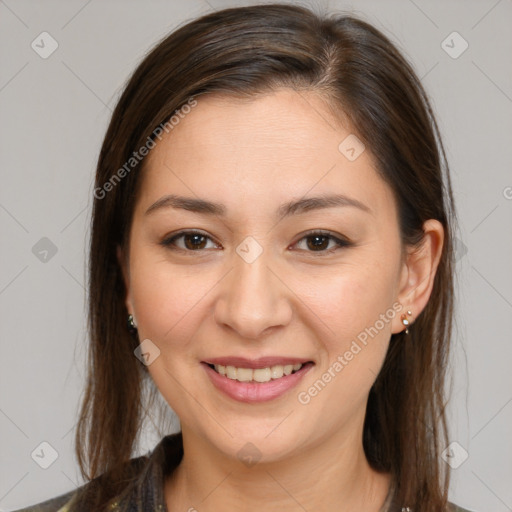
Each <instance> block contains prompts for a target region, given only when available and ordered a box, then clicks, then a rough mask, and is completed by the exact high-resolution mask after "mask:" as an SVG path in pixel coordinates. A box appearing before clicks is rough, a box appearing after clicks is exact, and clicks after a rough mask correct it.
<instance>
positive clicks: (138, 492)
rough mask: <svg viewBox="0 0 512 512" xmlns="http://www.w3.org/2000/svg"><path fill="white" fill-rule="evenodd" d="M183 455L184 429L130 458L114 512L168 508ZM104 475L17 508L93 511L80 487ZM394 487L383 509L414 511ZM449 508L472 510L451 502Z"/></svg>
mask: <svg viewBox="0 0 512 512" xmlns="http://www.w3.org/2000/svg"><path fill="white" fill-rule="evenodd" d="M182 457H183V444H182V437H181V433H180V432H178V433H176V434H171V435H167V436H165V437H163V438H162V440H161V441H160V442H159V443H158V445H157V446H156V447H155V448H154V450H153V452H148V454H147V455H143V456H141V457H137V458H134V459H131V460H130V462H129V463H130V465H131V466H132V467H133V469H134V471H135V472H136V474H137V478H135V479H134V480H133V481H132V482H131V483H130V484H129V485H128V486H127V487H126V488H125V489H124V490H123V491H122V492H121V493H120V494H118V495H117V496H115V497H113V498H112V499H111V500H110V505H109V510H111V511H112V512H168V511H167V506H166V504H165V499H164V494H163V490H164V485H163V484H164V478H165V475H167V474H169V473H170V472H171V471H172V470H173V469H174V468H176V466H177V465H178V464H179V463H180V461H181V459H182ZM100 478H101V477H98V478H95V479H93V480H91V481H90V482H87V483H85V484H84V485H82V486H81V487H79V488H78V489H75V490H73V491H69V492H67V493H66V494H62V495H60V496H57V497H56V498H52V499H50V500H47V501H43V502H41V503H38V504H37V505H33V506H31V507H27V508H23V509H19V510H15V511H13V512H93V511H92V510H91V508H90V507H89V506H88V505H87V503H86V502H84V500H81V501H80V500H79V499H78V498H79V491H81V490H84V489H86V488H87V490H93V489H94V487H95V486H97V485H99V484H100ZM393 491H394V489H393V488H390V491H389V494H388V497H387V499H386V502H385V504H384V506H383V507H382V509H381V511H380V512H413V511H412V510H411V509H409V508H407V507H399V506H398V505H397V504H396V503H394V501H393V499H392V498H393V494H394V492H393ZM450 507H451V508H450V509H449V510H448V511H447V512H470V511H469V510H466V509H463V508H461V507H458V506H456V505H453V504H451V503H450Z"/></svg>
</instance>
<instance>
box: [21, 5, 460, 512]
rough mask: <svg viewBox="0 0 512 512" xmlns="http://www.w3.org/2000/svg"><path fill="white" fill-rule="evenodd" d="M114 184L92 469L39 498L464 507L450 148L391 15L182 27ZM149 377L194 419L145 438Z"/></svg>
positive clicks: (293, 10)
mask: <svg viewBox="0 0 512 512" xmlns="http://www.w3.org/2000/svg"><path fill="white" fill-rule="evenodd" d="M94 196H95V200H94V211H93V221H92V236H91V248H90V287H89V292H90V293H89V299H90V309H89V321H90V336H91V345H90V361H89V374H88V384H87V390H86V394H85V397H84V401H83V404H82V410H81V416H80V420H79V424H78V429H77V437H76V450H77V456H78V461H79V464H80V467H81V471H82V474H83V476H84V477H85V478H86V479H88V480H91V481H90V482H87V483H86V484H84V485H82V486H81V487H80V488H79V489H77V490H75V491H70V492H69V493H67V494H65V495H62V496H59V497H57V498H55V499H53V500H50V501H48V502H45V503H42V504H40V505H39V507H40V508H36V507H37V506H36V507H32V508H28V509H25V510H44V511H53V510H60V511H61V512H64V511H70V512H71V511H82V510H84V511H85V510H87V511H90V510H95V511H96V510H120V511H128V510H130V511H131V510H137V511H139V510H140V511H142V510H144V511H146V510H161V511H163V510H168V511H169V512H175V511H185V510H188V511H190V512H192V511H195V510H198V511H206V512H208V511H218V510H224V509H227V508H228V507H229V508H233V509H235V508H236V509H239V510H247V511H253V510H261V509H265V510H272V511H273V510H276V511H277V510H279V511H288V510H309V511H313V510H314V511H347V512H348V511H352V510H364V511H365V512H384V511H388V512H391V511H421V512H430V511H431V512H434V511H436V512H439V511H446V510H459V511H462V510H463V509H461V508H460V507H456V506H455V505H453V504H451V503H449V502H448V485H449V476H450V475H449V467H448V465H447V464H445V462H444V461H443V459H442V458H441V453H442V451H443V450H444V449H445V448H446V446H447V445H448V433H447V423H446V418H445V406H446V401H447V399H446V397H445V395H444V392H443V384H444V379H445V365H446V362H447V359H448V354H449V344H450V335H451V322H452V314H453V308H454V304H453V295H454V293H453V291H454V290H453V287H454V284H453V272H454V263H453V233H454V226H455V222H456V219H455V208H454V204H453V197H452V191H451V184H450V176H449V169H448V165H447V163H446V157H445V153H444V148H443V145H442V142H441V138H440V135H439V130H438V127H437V124H436V121H435V119H434V116H433V114H432V110H431V107H430V105H429V101H428V98H427V96H426V94H425V92H424V90H423V88H422V86H421V84H420V82H419V80H418V78H417V77H416V75H415V74H414V72H413V70H412V68H411V67H410V65H409V64H408V63H407V61H406V60H405V59H404V57H403V56H401V55H400V53H399V52H398V50H397V49H396V48H395V47H394V46H393V44H392V43H391V42H390V41H389V39H387V38H386V37H385V36H384V35H383V34H382V33H381V32H379V31H378V30H376V29H375V28H374V27H372V26H371V25H369V24H368V23H366V22H363V21H361V20H358V19H357V18H354V17H352V16H342V15H332V16H320V15H317V14H315V13H313V12H311V11H310V10H308V9H306V8H303V7H298V6H292V5H280V4H274V5H264V6H252V7H243V8H231V9H225V10H222V11H217V12H214V13H212V14H209V15H206V16H203V17H201V18H200V19H197V20H195V21H192V22H190V23H188V24H186V25H184V26H182V27H181V28H179V29H178V30H176V31H175V32H173V33H172V34H170V35H169V36H168V37H166V38H165V39H164V40H162V41H161V42H160V43H159V44H158V45H157V46H156V47H155V48H154V49H153V50H152V51H151V53H149V55H147V56H146V58H145V59H144V60H143V62H142V63H141V64H140V65H139V67H138V68H137V69H136V71H135V73H134V74H133V76H132V77H131V79H130V81H129V83H128V85H127V86H126V88H125V90H124V92H123V94H122V96H121V98H120V100H119V102H118V105H117V107H116V109H115V111H114V114H113V117H112V121H111V123H110V126H109V128H108V131H107V134H106V136H105V140H104V143H103V147H102V150H101V153H100V157H99V162H98V167H97V174H96V182H95V190H94ZM146 385H149V386H150V388H151V390H152V395H151V398H152V399H154V398H155V396H156V395H157V394H158V393H160V394H161V395H162V396H163V397H164V398H165V401H166V402H167V404H168V406H169V407H170V408H172V410H174V411H175V412H176V414H177V416H178V417H179V419H180V424H181V430H180V432H179V433H177V434H170V435H167V436H165V437H163V439H162V441H161V442H160V443H159V444H158V446H157V447H156V448H155V449H154V451H153V452H152V453H151V454H149V456H141V457H137V458H131V454H132V450H133V449H134V446H135V443H136V441H137V436H138V434H139V432H140V427H141V421H142V419H143V412H144V411H145V410H147V407H148V404H147V403H146V401H145V400H144V393H143V391H144V389H145V386H146ZM150 403H152V402H151V401H150Z"/></svg>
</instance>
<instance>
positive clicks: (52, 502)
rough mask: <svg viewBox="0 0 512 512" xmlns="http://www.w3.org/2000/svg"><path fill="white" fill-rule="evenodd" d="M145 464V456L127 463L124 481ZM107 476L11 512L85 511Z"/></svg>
mask: <svg viewBox="0 0 512 512" xmlns="http://www.w3.org/2000/svg"><path fill="white" fill-rule="evenodd" d="M146 462H147V458H146V457H145V456H142V457H137V458H133V459H130V460H129V461H127V462H126V463H125V464H124V466H123V469H124V475H126V476H127V480H126V481H127V482H128V481H129V477H130V476H131V477H136V476H137V475H138V474H139V473H140V470H141V468H142V467H144V464H145V463H146ZM109 476H110V475H109V474H103V475H100V476H98V477H96V478H94V479H93V480H90V481H89V482H86V483H84V484H82V485H81V486H79V487H77V488H76V489H73V490H71V491H68V492H66V493H64V494H60V495H58V496H56V497H54V498H51V499H48V500H45V501H42V502H40V503H36V504H34V505H31V506H29V507H26V508H21V509H17V510H13V511H12V512H73V511H75V510H84V507H85V508H86V509H87V508H88V507H89V505H91V503H92V501H91V496H95V495H97V494H98V490H99V487H103V486H104V485H105V484H106V483H107V482H108V478H109ZM77 507H78V508H77Z"/></svg>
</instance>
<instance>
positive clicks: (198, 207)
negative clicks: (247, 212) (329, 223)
mask: <svg viewBox="0 0 512 512" xmlns="http://www.w3.org/2000/svg"><path fill="white" fill-rule="evenodd" d="M340 206H352V207H354V208H358V209H360V210H362V211H364V212H367V213H369V214H371V215H373V211H372V210H371V208H370V207H369V206H367V205H366V204H364V203H362V202H361V201H358V200H357V199H354V198H351V197H348V196H345V195H343V194H335V195H324V196H319V197H307V198H303V199H299V200H297V201H290V202H288V203H284V204H282V205H281V206H280V207H279V208H278V209H277V212H276V216H277V217H278V218H279V219H283V218H285V217H289V216H291V215H298V214H301V213H305V212H308V211H311V210H320V209H323V208H333V207H340ZM162 208H177V209H182V210H187V211H190V212H194V213H200V214H203V215H216V216H220V217H224V216H225V215H226V212H227V208H226V206H225V205H223V204H221V203H213V202H211V201H206V200H204V199H196V198H193V197H184V196H178V195H175V194H169V195H166V196H163V197H161V198H160V199H158V200H157V201H156V202H154V203H153V204H152V205H151V206H150V207H149V208H148V209H147V210H146V212H145V214H144V215H149V214H151V213H153V212H155V211H157V210H160V209H162Z"/></svg>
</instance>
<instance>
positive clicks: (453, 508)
mask: <svg viewBox="0 0 512 512" xmlns="http://www.w3.org/2000/svg"><path fill="white" fill-rule="evenodd" d="M447 512H474V511H472V510H468V509H467V508H462V507H459V506H458V505H455V503H448V511H447Z"/></svg>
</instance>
